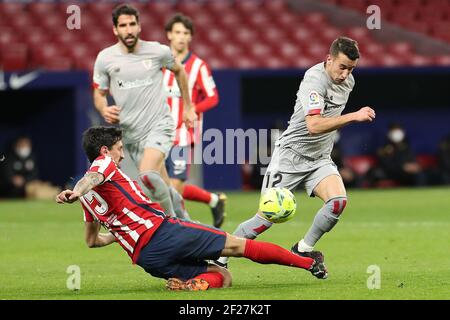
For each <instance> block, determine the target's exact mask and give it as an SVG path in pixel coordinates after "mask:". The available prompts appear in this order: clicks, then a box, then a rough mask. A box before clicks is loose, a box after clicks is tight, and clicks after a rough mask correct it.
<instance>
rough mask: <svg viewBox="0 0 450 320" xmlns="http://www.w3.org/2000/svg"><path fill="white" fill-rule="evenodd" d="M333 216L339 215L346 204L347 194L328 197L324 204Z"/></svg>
mask: <svg viewBox="0 0 450 320" xmlns="http://www.w3.org/2000/svg"><path fill="white" fill-rule="evenodd" d="M325 205H326V206H327V207H328V209H329V210H330V212H331V213H332V214H334V215H335V216H340V215H341V214H342V212H343V211H344V209H345V207H346V206H347V196H337V197H333V198H331V199H329V200H328V201H327V203H326V204H325Z"/></svg>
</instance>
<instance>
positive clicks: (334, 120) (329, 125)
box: [305, 107, 375, 134]
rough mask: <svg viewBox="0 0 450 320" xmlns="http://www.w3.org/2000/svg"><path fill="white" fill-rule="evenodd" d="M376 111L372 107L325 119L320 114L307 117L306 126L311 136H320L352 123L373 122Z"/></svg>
mask: <svg viewBox="0 0 450 320" xmlns="http://www.w3.org/2000/svg"><path fill="white" fill-rule="evenodd" d="M373 119H375V111H374V110H373V109H372V108H370V107H363V108H361V109H359V110H358V111H356V112H352V113H348V114H344V115H342V116H338V117H323V116H322V115H320V114H317V115H307V116H306V117H305V121H306V126H307V127H308V131H309V133H310V134H320V133H326V132H331V131H334V130H337V129H340V128H342V127H344V126H346V125H348V124H350V123H352V122H364V121H373Z"/></svg>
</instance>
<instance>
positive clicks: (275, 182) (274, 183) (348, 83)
mask: <svg viewBox="0 0 450 320" xmlns="http://www.w3.org/2000/svg"><path fill="white" fill-rule="evenodd" d="M359 56H360V55H359V49H358V44H357V42H356V41H354V40H352V39H349V38H346V37H340V38H338V39H336V40H335V41H334V42H333V43H332V45H331V48H330V52H329V55H328V56H327V59H326V62H321V63H319V64H317V65H315V66H313V67H312V68H310V69H309V70H307V71H306V73H305V76H304V78H303V81H302V82H301V84H300V88H299V91H298V93H297V101H296V104H295V108H294V113H293V115H292V117H291V120H290V122H289V127H288V128H287V130H286V131H285V132H283V134H282V135H281V136H280V138H278V140H277V142H276V143H275V146H276V147H275V150H274V153H273V155H272V158H271V161H270V164H269V166H268V168H267V172H266V174H265V176H264V180H263V185H262V188H261V193H264V192H265V190H266V189H267V188H270V187H283V188H288V189H290V190H291V191H294V189H295V188H296V187H297V186H298V185H301V186H303V187H304V188H305V190H306V192H307V194H308V195H310V196H312V197H313V196H317V197H319V198H320V199H322V200H323V202H324V205H323V207H322V208H321V209H320V210H319V211H318V212H317V214H316V216H315V218H314V221H313V223H312V225H311V227H310V229H309V230H308V232H307V233H306V235H305V236H304V238H303V239H301V240H300V241H299V242H298V243H296V244H294V245H293V246H292V249H291V251H292V252H293V253H296V254H298V255H300V256H304V257H312V258H314V259H316V260H319V261H321V262H323V260H324V258H323V255H322V253H321V252H320V251H314V250H313V249H314V245H315V244H316V243H317V241H318V240H319V239H320V238H321V237H322V236H323V234H325V233H326V232H328V231H330V230H331V229H332V228H333V227H334V226H335V225H336V223H337V222H338V221H339V217H340V215H341V213H342V212H343V210H344V208H345V206H346V204H347V195H346V190H345V186H344V183H343V182H342V178H341V176H340V175H339V171H338V170H337V168H336V165H335V164H334V163H333V161H332V160H331V157H330V154H331V150H332V148H333V138H334V135H335V134H336V130H337V129H340V128H342V127H343V126H346V125H348V124H350V123H353V122H364V121H373V120H374V119H375V111H374V110H373V109H372V108H370V107H363V108H361V109H360V110H359V111H357V112H352V113H348V114H345V115H341V113H342V111H343V110H344V108H345V105H346V103H347V100H348V97H349V95H350V92H351V91H352V89H353V86H354V85H355V80H354V78H353V75H352V74H351V73H352V71H353V69H354V68H355V67H356V64H357V62H358V59H359ZM271 226H272V223H271V222H270V221H268V220H267V219H265V218H264V216H263V215H262V214H261V212H258V213H257V214H256V215H255V216H254V217H252V218H250V219H249V220H247V221H245V222H243V223H241V224H240V225H239V226H238V228H237V229H236V231H235V232H234V235H237V236H241V237H245V238H248V239H254V238H256V237H257V236H258V235H259V234H261V233H262V232H264V231H266V230H267V229H269V228H270V227H271ZM227 262H228V260H227V259H226V258H220V259H219V260H218V261H217V264H219V265H222V266H224V265H226V264H227ZM315 276H316V277H317V278H319V279H325V278H327V277H328V271H327V270H326V268H325V267H324V268H323V269H322V270H320V271H319V272H317V273H316V274H315Z"/></svg>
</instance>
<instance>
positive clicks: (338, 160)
mask: <svg viewBox="0 0 450 320" xmlns="http://www.w3.org/2000/svg"><path fill="white" fill-rule="evenodd" d="M339 140H340V134H339V132H336V135H335V137H334V146H333V150H332V151H331V159H333V162H334V163H335V164H336V166H337V168H338V170H339V174H340V175H341V177H342V180H343V181H344V183H345V185H346V186H348V187H349V188H354V187H359V186H360V185H361V183H360V178H359V177H358V175H357V174H356V173H355V172H354V171H353V170H352V168H350V167H349V166H347V165H346V164H345V161H344V156H343V154H342V149H341V146H340V143H339Z"/></svg>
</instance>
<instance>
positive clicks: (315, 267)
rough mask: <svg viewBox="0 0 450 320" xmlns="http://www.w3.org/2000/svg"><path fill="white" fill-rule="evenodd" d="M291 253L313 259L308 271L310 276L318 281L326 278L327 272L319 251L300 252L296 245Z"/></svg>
mask: <svg viewBox="0 0 450 320" xmlns="http://www.w3.org/2000/svg"><path fill="white" fill-rule="evenodd" d="M291 252H292V253H295V254H296V255H298V256H301V257H306V258H312V259H314V262H313V264H312V265H311V267H310V268H309V269H308V271H310V272H311V273H312V275H313V276H314V277H316V278H318V279H326V278H328V270H327V267H326V266H325V263H324V257H323V254H322V252H320V251H310V252H300V251H298V243H296V244H294V245H293V246H292V248H291Z"/></svg>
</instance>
